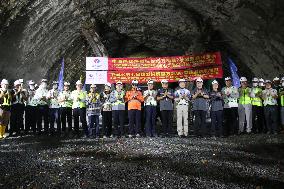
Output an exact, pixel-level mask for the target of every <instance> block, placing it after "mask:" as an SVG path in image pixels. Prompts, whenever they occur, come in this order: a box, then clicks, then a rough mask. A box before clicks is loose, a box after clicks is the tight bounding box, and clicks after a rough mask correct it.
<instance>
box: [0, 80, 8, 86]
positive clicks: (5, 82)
mask: <svg viewBox="0 0 284 189" xmlns="http://www.w3.org/2000/svg"><path fill="white" fill-rule="evenodd" d="M2 84H3V85H9V81H8V80H7V79H2V81H1V85H2Z"/></svg>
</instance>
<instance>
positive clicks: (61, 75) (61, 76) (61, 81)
mask: <svg viewBox="0 0 284 189" xmlns="http://www.w3.org/2000/svg"><path fill="white" fill-rule="evenodd" d="M63 87H64V58H62V60H61V70H60V72H59V76H58V90H59V91H60V92H61V91H63Z"/></svg>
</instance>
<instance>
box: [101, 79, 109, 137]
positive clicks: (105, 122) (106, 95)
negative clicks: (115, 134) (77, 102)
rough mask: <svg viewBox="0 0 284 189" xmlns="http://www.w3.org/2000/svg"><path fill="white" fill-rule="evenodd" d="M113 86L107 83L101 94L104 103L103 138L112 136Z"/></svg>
mask: <svg viewBox="0 0 284 189" xmlns="http://www.w3.org/2000/svg"><path fill="white" fill-rule="evenodd" d="M110 94H111V84H110V83H106V84H105V89H104V91H103V92H102V93H101V94H100V99H101V102H102V119H103V120H102V121H103V138H106V137H110V136H111V134H112V104H111V102H110Z"/></svg>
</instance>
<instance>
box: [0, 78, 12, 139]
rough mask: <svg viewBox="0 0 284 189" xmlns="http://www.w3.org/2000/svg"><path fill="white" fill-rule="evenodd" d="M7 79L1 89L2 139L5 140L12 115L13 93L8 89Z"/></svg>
mask: <svg viewBox="0 0 284 189" xmlns="http://www.w3.org/2000/svg"><path fill="white" fill-rule="evenodd" d="M8 87H9V82H8V80H7V79H3V80H2V81H1V89H0V139H3V138H5V132H6V127H7V126H8V124H9V120H10V115H11V101H12V92H11V91H10V90H9V89H8Z"/></svg>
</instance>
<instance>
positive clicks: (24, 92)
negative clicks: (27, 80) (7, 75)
mask: <svg viewBox="0 0 284 189" xmlns="http://www.w3.org/2000/svg"><path fill="white" fill-rule="evenodd" d="M18 80H19V82H20V85H21V89H22V93H23V94H24V96H25V97H26V98H25V99H24V103H23V104H20V106H21V109H22V111H23V112H25V109H26V100H27V96H28V93H27V90H26V89H25V86H24V79H18ZM23 115H24V113H23ZM23 121H24V119H23ZM20 130H21V131H24V130H25V127H24V122H23V123H22V124H21V125H20Z"/></svg>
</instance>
